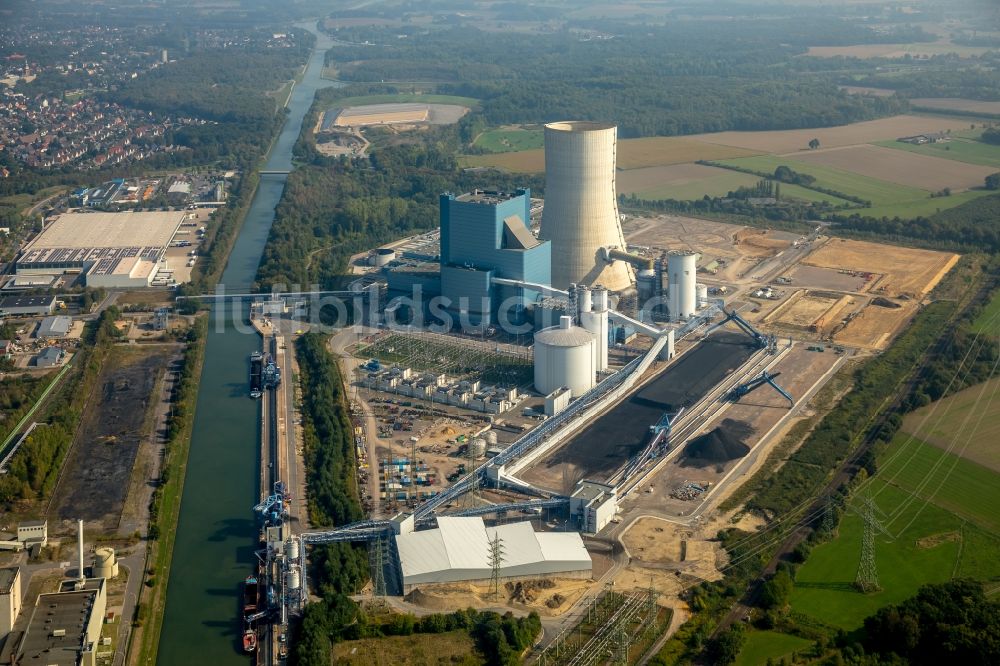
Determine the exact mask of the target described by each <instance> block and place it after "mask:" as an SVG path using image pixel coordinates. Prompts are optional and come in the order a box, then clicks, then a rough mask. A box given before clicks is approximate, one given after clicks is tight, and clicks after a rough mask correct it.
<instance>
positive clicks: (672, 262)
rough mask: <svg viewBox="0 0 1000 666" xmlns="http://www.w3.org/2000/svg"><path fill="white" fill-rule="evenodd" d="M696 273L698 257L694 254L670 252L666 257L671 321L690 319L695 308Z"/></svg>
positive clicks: (696, 300) (696, 301) (696, 299)
mask: <svg viewBox="0 0 1000 666" xmlns="http://www.w3.org/2000/svg"><path fill="white" fill-rule="evenodd" d="M697 271H698V255H697V254H695V253H694V252H672V253H670V254H669V255H667V280H668V282H669V293H670V301H669V304H668V306H667V307H669V309H670V318H671V319H673V320H675V321H676V320H677V319H683V318H687V317H690V316H691V315H693V314H694V311H695V309H696V308H697V303H698V297H697V291H696V288H695V281H696V280H697Z"/></svg>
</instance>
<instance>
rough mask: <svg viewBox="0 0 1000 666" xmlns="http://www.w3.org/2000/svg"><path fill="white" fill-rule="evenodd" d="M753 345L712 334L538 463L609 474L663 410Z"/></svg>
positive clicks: (718, 377) (722, 373)
mask: <svg viewBox="0 0 1000 666" xmlns="http://www.w3.org/2000/svg"><path fill="white" fill-rule="evenodd" d="M755 349H756V348H755V347H754V343H753V341H752V340H751V339H750V338H749V337H748V336H746V335H742V334H736V333H730V332H728V331H723V332H720V333H716V334H714V335H712V336H710V337H709V338H708V339H706V340H704V341H702V342H701V343H699V344H698V346H697V347H695V348H694V349H692V350H691V351H689V352H687V353H685V354H684V355H683V356H681V358H680V359H678V360H677V362H675V363H674V364H673V365H671V366H670V367H669V368H668V369H667V371H666V372H664V373H663V374H661V375H660V376H659V377H657V378H656V379H654V380H653V381H652V382H650V383H649V384H647V385H646V386H644V387H643V388H642V389H641V390H639V391H638V392H637V393H635V394H633V395H632V396H631V397H630V398H626V399H625V400H624V401H622V402H621V403H619V404H618V406H617V407H615V408H614V409H612V410H611V411H610V412H607V413H606V414H604V415H603V416H601V417H599V418H597V419H595V420H594V421H593V422H592V423H591V424H590V425H588V426H587V427H586V428H585V429H584V430H583V431H582V432H581V433H580V434H579V435H577V436H576V437H574V438H573V439H572V440H571V441H570V442H569V443H567V444H566V445H565V446H563V447H560V448H559V449H557V450H556V451H555V452H554V453H552V454H550V455H549V457H548V458H545V459H543V460H542V461H541V462H540V463H538V464H539V465H540V466H544V467H545V468H553V467H557V466H560V465H569V466H572V468H573V469H575V470H577V471H578V473H579V474H581V475H582V478H587V479H594V480H602V479H606V478H608V477H609V476H610V475H611V474H612V473H613V472H614V471H615V470H617V469H618V468H619V467H621V466H622V465H623V464H624V463H625V462H626V461H627V460H628V459H629V458H631V457H632V456H633V455H635V454H637V453H638V452H639V451H640V450H642V448H643V446H644V445H645V442H646V438H647V437H648V435H649V427H650V426H651V425H653V424H655V423H656V422H657V421H658V420H659V419H660V417H661V416H663V413H664V412H672V411H676V410H678V409H680V408H681V407H689V406H691V405H693V404H694V403H695V402H697V401H698V400H700V399H701V398H702V397H703V396H704V395H705V394H706V393H708V391H709V390H711V388H712V387H713V386H715V385H716V384H718V383H719V382H721V381H722V380H723V378H724V377H726V376H727V375H728V374H730V373H731V372H733V371H734V370H735V369H736V368H738V367H739V366H740V365H742V364H743V363H744V362H745V361H746V360H747V359H748V358H749V357H750V356H751V355H752V354H753V353H754V350H755ZM522 476H523V477H524V478H525V480H530V479H532V478H534V477H533V475H532V473H531V470H529V471H528V472H527V473H525V474H523V475H522Z"/></svg>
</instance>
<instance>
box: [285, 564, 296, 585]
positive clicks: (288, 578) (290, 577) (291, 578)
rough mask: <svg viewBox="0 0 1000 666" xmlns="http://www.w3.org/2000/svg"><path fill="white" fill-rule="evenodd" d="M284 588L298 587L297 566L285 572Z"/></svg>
mask: <svg viewBox="0 0 1000 666" xmlns="http://www.w3.org/2000/svg"><path fill="white" fill-rule="evenodd" d="M285 588H287V589H289V590H297V589H299V568H298V567H292V568H291V569H289V570H288V571H287V572H286V573H285Z"/></svg>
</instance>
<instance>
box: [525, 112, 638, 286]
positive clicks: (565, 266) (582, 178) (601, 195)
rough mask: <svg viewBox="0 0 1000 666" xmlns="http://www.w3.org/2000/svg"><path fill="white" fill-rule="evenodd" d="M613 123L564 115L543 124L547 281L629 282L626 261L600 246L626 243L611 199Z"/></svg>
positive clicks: (543, 229) (543, 232)
mask: <svg viewBox="0 0 1000 666" xmlns="http://www.w3.org/2000/svg"><path fill="white" fill-rule="evenodd" d="M617 144H618V128H617V126H615V125H612V124H607V123H592V122H583V121H569V122H560V123H549V124H548V125H546V126H545V208H544V209H543V210H542V227H541V230H540V233H539V237H540V238H542V239H543V240H548V241H552V286H553V287H556V288H558V289H566V288H567V287H568V286H569V284H570V283H572V282H577V283H582V284H587V285H590V286H597V285H601V286H603V287H605V288H607V289H610V290H611V291H621V290H623V289H627V288H628V287H629V286H631V283H632V275H631V270H632V269H631V267H630V266H629V265H628V264H626V263H625V262H623V261H613V262H608V261H606V260H605V259H603V258H602V257H601V256H600V254H601V252H600V251H601V248H607V247H617V248H621V249H623V250H624V249H625V237H624V236H623V235H622V228H621V222H620V220H619V217H618V202H617V200H616V199H615V152H616V150H617Z"/></svg>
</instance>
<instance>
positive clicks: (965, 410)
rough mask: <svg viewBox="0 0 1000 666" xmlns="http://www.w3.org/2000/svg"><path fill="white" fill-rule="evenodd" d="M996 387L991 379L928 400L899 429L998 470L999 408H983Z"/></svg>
mask: <svg viewBox="0 0 1000 666" xmlns="http://www.w3.org/2000/svg"><path fill="white" fill-rule="evenodd" d="M997 311H998V310H994V314H995V313H996V312H997ZM998 391H1000V379H992V380H990V381H988V382H986V383H984V384H980V385H978V386H972V387H969V388H967V389H964V390H962V391H959V392H958V393H955V394H954V395H950V396H948V397H947V398H943V399H941V400H938V401H936V402H932V403H931V404H929V405H926V406H925V407H921V408H920V409H918V410H916V411H914V412H912V413H910V414H907V415H906V418H905V419H903V431H904V432H907V433H909V434H911V435H913V436H915V437H918V438H920V439H921V440H922V441H924V442H927V443H928V444H931V445H933V446H936V447H938V448H939V449H942V450H947V449H948V448H949V447H956V448H955V449H953V453H958V454H960V455H961V456H962V457H963V458H965V459H966V460H969V461H972V462H974V463H976V464H978V465H982V466H983V467H987V468H989V469H991V470H993V471H995V472H998V473H1000V410H998V409H986V408H984V406H985V405H989V404H991V401H992V399H993V398H994V397H995V396H996V394H997V392H998Z"/></svg>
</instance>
